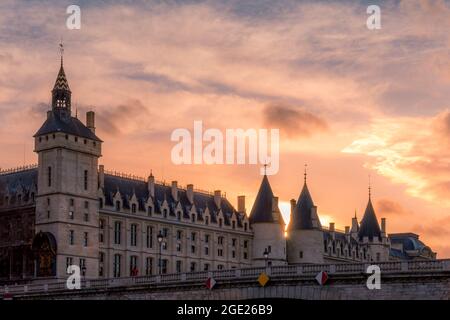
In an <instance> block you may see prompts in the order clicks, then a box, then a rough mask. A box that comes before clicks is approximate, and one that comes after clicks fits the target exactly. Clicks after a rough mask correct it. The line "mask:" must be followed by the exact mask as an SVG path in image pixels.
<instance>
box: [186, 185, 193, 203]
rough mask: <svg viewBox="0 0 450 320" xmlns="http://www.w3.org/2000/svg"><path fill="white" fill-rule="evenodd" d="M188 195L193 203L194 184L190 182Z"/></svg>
mask: <svg viewBox="0 0 450 320" xmlns="http://www.w3.org/2000/svg"><path fill="white" fill-rule="evenodd" d="M186 196H187V198H188V200H189V202H190V203H191V204H193V203H194V185H193V184H188V185H187V186H186Z"/></svg>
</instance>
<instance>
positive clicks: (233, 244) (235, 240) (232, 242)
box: [231, 238, 237, 247]
mask: <svg viewBox="0 0 450 320" xmlns="http://www.w3.org/2000/svg"><path fill="white" fill-rule="evenodd" d="M236 243H237V239H236V238H233V239H231V245H232V246H233V247H236Z"/></svg>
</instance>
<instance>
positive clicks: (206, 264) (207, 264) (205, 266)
mask: <svg viewBox="0 0 450 320" xmlns="http://www.w3.org/2000/svg"><path fill="white" fill-rule="evenodd" d="M208 270H209V263H205V264H204V265H203V271H208Z"/></svg>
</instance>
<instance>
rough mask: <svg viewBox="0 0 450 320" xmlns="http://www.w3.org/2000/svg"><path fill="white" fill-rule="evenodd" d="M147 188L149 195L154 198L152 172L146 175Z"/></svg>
mask: <svg viewBox="0 0 450 320" xmlns="http://www.w3.org/2000/svg"><path fill="white" fill-rule="evenodd" d="M147 188H148V193H149V195H150V196H151V197H152V198H154V197H155V177H154V176H153V174H150V176H149V177H148V182H147Z"/></svg>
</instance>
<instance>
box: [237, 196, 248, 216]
mask: <svg viewBox="0 0 450 320" xmlns="http://www.w3.org/2000/svg"><path fill="white" fill-rule="evenodd" d="M237 202H238V212H239V213H245V211H246V210H245V196H238V198H237Z"/></svg>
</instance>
